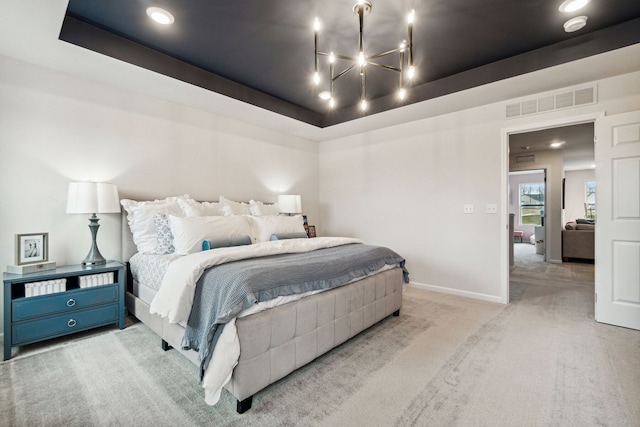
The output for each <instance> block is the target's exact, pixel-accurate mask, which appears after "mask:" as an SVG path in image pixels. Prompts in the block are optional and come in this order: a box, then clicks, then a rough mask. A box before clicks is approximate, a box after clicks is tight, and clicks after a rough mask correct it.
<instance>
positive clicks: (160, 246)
mask: <svg viewBox="0 0 640 427" xmlns="http://www.w3.org/2000/svg"><path fill="white" fill-rule="evenodd" d="M153 222H154V223H155V225H156V230H157V231H158V237H157V239H158V242H157V245H156V253H157V254H160V255H166V254H172V253H174V252H175V248H174V247H173V234H171V227H170V226H169V218H168V217H167V216H166V215H163V214H155V215H154V216H153Z"/></svg>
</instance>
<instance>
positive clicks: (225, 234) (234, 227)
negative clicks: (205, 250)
mask: <svg viewBox="0 0 640 427" xmlns="http://www.w3.org/2000/svg"><path fill="white" fill-rule="evenodd" d="M247 218H248V217H247V216H244V215H234V216H201V217H178V216H173V215H169V225H170V227H171V233H172V234H173V246H174V247H175V253H176V254H178V255H187V254H192V253H194V252H199V251H200V250H202V241H203V240H214V239H227V238H230V237H244V236H247V235H251V226H250V224H249V221H248V219H247Z"/></svg>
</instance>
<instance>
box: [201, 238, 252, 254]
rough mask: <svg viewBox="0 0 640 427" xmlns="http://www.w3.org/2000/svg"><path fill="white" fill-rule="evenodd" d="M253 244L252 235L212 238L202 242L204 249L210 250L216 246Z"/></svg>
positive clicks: (226, 246)
mask: <svg viewBox="0 0 640 427" xmlns="http://www.w3.org/2000/svg"><path fill="white" fill-rule="evenodd" d="M250 244H251V237H249V236H242V237H228V238H226V239H210V240H204V241H203V242H202V250H203V251H208V250H210V249H216V248H228V247H230V246H245V245H250Z"/></svg>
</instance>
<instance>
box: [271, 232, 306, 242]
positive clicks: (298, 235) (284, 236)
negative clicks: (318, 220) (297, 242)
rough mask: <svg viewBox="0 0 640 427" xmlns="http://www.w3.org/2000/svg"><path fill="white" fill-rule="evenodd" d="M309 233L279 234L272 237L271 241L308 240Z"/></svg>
mask: <svg viewBox="0 0 640 427" xmlns="http://www.w3.org/2000/svg"><path fill="white" fill-rule="evenodd" d="M307 238H309V236H307V233H277V234H272V235H271V240H286V239H307Z"/></svg>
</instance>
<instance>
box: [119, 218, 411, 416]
mask: <svg viewBox="0 0 640 427" xmlns="http://www.w3.org/2000/svg"><path fill="white" fill-rule="evenodd" d="M122 242H123V243H122V249H123V252H122V254H123V258H124V260H125V261H128V260H129V258H130V257H131V256H132V255H133V254H134V253H135V250H136V249H135V245H134V243H133V238H132V235H131V232H130V230H129V226H128V223H127V219H126V212H124V213H123V221H122ZM402 277H403V276H402V270H401V269H400V268H394V269H391V270H386V271H383V272H380V273H378V274H375V275H373V276H369V277H367V278H364V279H362V280H359V281H357V282H353V283H350V284H348V285H344V286H341V287H339V288H335V289H332V290H329V291H326V292H322V293H319V294H316V295H312V296H309V297H306V298H303V299H301V300H299V301H296V302H292V303H289V304H285V305H282V306H278V307H275V308H272V309H269V310H265V311H262V312H259V313H256V314H253V315H250V316H246V317H242V318H239V319H238V320H237V321H236V327H237V329H238V337H239V340H240V359H239V361H238V365H237V366H236V367H235V369H234V371H233V375H232V377H231V380H230V381H229V382H228V383H227V385H226V386H225V388H226V389H227V390H228V391H229V392H230V393H231V394H232V395H233V396H234V397H235V398H236V399H237V411H238V413H244V412H246V411H247V410H249V409H250V408H251V403H252V399H253V395H254V394H255V393H257V392H258V391H260V390H262V389H264V388H265V387H267V386H268V385H270V384H272V383H274V382H276V381H278V380H279V379H281V378H283V377H285V376H286V375H288V374H289V373H291V372H293V371H295V370H296V369H298V368H300V367H302V366H304V365H306V364H307V363H309V362H311V361H312V360H314V359H315V358H317V357H319V356H321V355H322V354H324V353H326V352H327V351H329V350H331V349H333V348H335V347H337V346H338V345H340V344H342V343H343V342H345V341H347V340H348V339H349V338H351V337H353V336H355V335H357V334H358V333H360V332H362V331H363V330H365V329H367V328H368V327H370V326H372V325H373V324H375V323H377V322H379V321H380V320H382V319H384V318H386V317H388V316H389V315H391V314H393V315H395V316H398V315H400V308H401V306H402V283H403V280H402ZM126 306H127V309H128V310H129V312H130V313H131V314H133V315H134V316H135V317H136V318H138V319H139V320H140V321H142V322H143V323H144V324H146V325H147V326H148V327H149V328H151V329H152V330H153V331H154V332H155V333H157V334H158V335H159V336H160V337H161V338H162V348H163V349H165V350H169V349H170V348H174V349H176V351H179V352H180V353H182V354H183V355H184V356H185V357H187V358H188V359H189V360H191V361H192V362H193V363H194V364H195V365H196V366H199V365H200V363H199V362H198V353H197V352H195V351H191V350H188V351H185V350H182V349H181V342H182V337H183V335H184V328H183V327H182V326H180V325H178V324H172V323H169V322H168V321H167V320H166V319H162V318H161V317H160V316H158V315H155V314H151V313H150V312H149V305H148V304H146V303H145V302H144V301H142V300H140V299H139V298H138V297H136V295H134V293H133V280H132V278H131V276H130V274H128V280H127V294H126Z"/></svg>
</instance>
